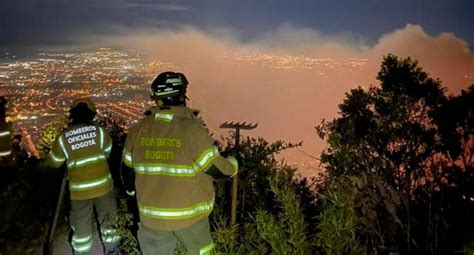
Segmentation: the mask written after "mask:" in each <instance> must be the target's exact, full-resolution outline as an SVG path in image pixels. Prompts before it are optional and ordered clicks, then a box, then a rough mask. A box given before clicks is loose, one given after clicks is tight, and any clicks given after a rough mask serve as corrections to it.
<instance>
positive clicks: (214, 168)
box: [191, 124, 239, 178]
mask: <svg viewBox="0 0 474 255" xmlns="http://www.w3.org/2000/svg"><path fill="white" fill-rule="evenodd" d="M193 130H194V132H192V134H193V137H191V140H192V141H193V142H195V143H196V152H195V153H196V154H195V155H196V157H197V158H199V159H201V160H198V161H203V160H202V159H208V161H204V162H203V163H204V164H203V171H204V172H205V173H207V174H209V175H211V176H213V177H215V178H219V177H225V176H234V175H236V174H237V172H238V167H239V164H238V162H237V160H236V159H235V157H233V156H228V157H226V158H224V157H223V156H221V155H220V153H219V151H218V149H217V147H216V146H215V145H214V139H212V137H211V136H210V135H209V132H208V131H207V129H206V128H205V127H204V126H202V124H199V125H196V126H195V128H194V129H193Z"/></svg>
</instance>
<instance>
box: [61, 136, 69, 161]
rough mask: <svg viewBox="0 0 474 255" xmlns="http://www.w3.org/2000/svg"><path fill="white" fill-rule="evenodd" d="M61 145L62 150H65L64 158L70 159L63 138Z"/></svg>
mask: <svg viewBox="0 0 474 255" xmlns="http://www.w3.org/2000/svg"><path fill="white" fill-rule="evenodd" d="M59 145H60V146H61V149H62V150H63V153H64V156H65V157H66V159H68V158H69V155H68V154H67V150H66V146H64V142H63V136H60V137H59Z"/></svg>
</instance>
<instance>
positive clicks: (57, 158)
mask: <svg viewBox="0 0 474 255" xmlns="http://www.w3.org/2000/svg"><path fill="white" fill-rule="evenodd" d="M49 156H50V157H51V159H52V160H53V161H54V163H57V164H62V163H64V161H65V160H66V159H65V158H63V157H60V156H57V155H56V154H54V152H53V151H50V152H49Z"/></svg>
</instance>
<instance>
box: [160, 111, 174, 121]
mask: <svg viewBox="0 0 474 255" xmlns="http://www.w3.org/2000/svg"><path fill="white" fill-rule="evenodd" d="M173 117H174V114H173V113H162V112H161V113H160V112H157V113H155V120H162V121H164V122H167V123H170V122H171V121H172V120H173Z"/></svg>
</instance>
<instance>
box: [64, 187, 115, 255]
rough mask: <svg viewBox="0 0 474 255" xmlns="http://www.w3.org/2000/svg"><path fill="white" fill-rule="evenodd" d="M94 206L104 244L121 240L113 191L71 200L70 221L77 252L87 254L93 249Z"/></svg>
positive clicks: (74, 247)
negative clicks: (84, 198)
mask: <svg viewBox="0 0 474 255" xmlns="http://www.w3.org/2000/svg"><path fill="white" fill-rule="evenodd" d="M94 207H95V209H96V212H97V218H98V219H97V220H98V222H99V225H100V233H101V237H102V241H103V242H104V244H107V243H108V244H114V243H118V241H119V240H120V236H119V235H118V233H117V230H116V228H115V218H116V215H117V204H116V202H115V198H114V195H113V191H109V193H107V194H105V195H103V196H101V197H97V198H94V199H86V200H71V212H70V222H71V228H72V229H73V231H74V234H73V236H72V240H71V244H72V247H73V249H74V251H75V252H76V253H80V254H87V253H88V252H89V251H90V250H91V249H92V240H93V238H92V223H93V219H94Z"/></svg>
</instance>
